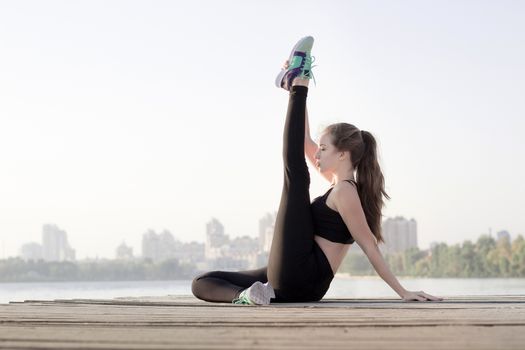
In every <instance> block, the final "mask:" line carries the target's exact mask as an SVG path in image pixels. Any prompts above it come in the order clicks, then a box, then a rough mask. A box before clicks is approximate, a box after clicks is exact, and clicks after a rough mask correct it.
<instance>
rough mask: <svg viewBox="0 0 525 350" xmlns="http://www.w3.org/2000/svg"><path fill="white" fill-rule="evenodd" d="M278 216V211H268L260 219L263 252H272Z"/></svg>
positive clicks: (260, 242)
mask: <svg viewBox="0 0 525 350" xmlns="http://www.w3.org/2000/svg"><path fill="white" fill-rule="evenodd" d="M276 217H277V213H274V214H270V213H267V214H266V215H265V216H263V217H262V218H261V219H260V220H259V247H260V250H261V252H263V253H268V252H270V248H271V246H272V238H273V230H274V228H275V219H276Z"/></svg>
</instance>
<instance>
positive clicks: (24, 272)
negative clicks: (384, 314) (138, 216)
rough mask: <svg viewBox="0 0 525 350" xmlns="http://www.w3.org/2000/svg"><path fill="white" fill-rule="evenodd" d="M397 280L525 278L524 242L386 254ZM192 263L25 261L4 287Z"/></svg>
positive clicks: (487, 241) (133, 274)
mask: <svg viewBox="0 0 525 350" xmlns="http://www.w3.org/2000/svg"><path fill="white" fill-rule="evenodd" d="M385 260H386V261H387V263H388V265H389V267H390V269H391V270H392V272H393V273H394V274H395V275H399V276H414V277H463V278H468V277H525V239H524V238H523V236H521V235H519V236H517V237H516V239H514V241H512V242H510V240H509V239H508V238H507V237H502V238H500V239H498V240H497V241H496V240H495V239H494V238H492V237H491V236H489V235H482V236H480V237H479V238H478V240H477V241H476V242H475V243H473V242H471V241H469V240H467V241H464V242H463V243H462V244H455V245H451V246H448V245H447V244H445V243H438V244H435V245H434V246H433V247H432V248H431V249H429V250H420V249H418V248H410V249H408V250H406V251H405V252H403V253H397V254H386V255H385ZM197 272H199V271H197V268H196V266H195V265H194V264H189V263H182V264H181V263H180V262H179V260H178V259H168V260H164V261H162V262H158V263H155V262H153V261H152V260H151V259H133V260H97V261H77V262H71V261H62V262H58V261H43V260H38V261H34V260H29V261H25V260H23V259H21V258H9V259H4V260H0V282H53V281H132V280H136V281H140V280H175V279H184V280H188V279H192V278H193V277H195V275H196V273H197ZM339 272H347V273H350V274H351V275H377V273H376V272H375V270H374V268H373V267H372V265H371V264H370V262H369V261H368V258H367V257H366V256H365V255H364V254H355V253H349V254H347V256H346V258H345V260H344V261H343V263H342V265H341V268H340V270H339Z"/></svg>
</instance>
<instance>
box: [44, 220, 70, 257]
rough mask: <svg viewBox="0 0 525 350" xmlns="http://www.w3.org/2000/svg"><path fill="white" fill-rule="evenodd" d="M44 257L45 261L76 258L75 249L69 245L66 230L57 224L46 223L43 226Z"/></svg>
mask: <svg viewBox="0 0 525 350" xmlns="http://www.w3.org/2000/svg"><path fill="white" fill-rule="evenodd" d="M42 258H43V259H44V260H45V261H73V260H75V250H74V249H73V248H71V247H70V246H69V243H68V241H67V233H66V231H64V230H61V229H59V228H58V226H57V225H52V224H46V225H44V226H43V228H42Z"/></svg>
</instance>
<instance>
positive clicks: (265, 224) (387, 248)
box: [0, 212, 520, 262]
mask: <svg viewBox="0 0 525 350" xmlns="http://www.w3.org/2000/svg"><path fill="white" fill-rule="evenodd" d="M276 214H277V212H274V213H273V214H272V213H270V212H267V213H265V214H264V215H263V216H261V217H260V218H259V222H258V226H259V227H258V233H256V234H255V235H238V236H233V235H231V234H230V233H228V231H227V230H225V227H224V225H223V224H222V223H221V221H220V220H218V219H217V218H215V217H212V218H210V219H209V220H208V221H207V222H206V223H205V224H204V226H205V227H204V229H203V231H204V240H191V241H186V240H182V239H180V238H179V237H178V236H177V235H176V234H173V233H172V231H171V230H169V229H167V228H163V229H162V230H161V231H160V233H159V234H158V236H159V237H158V238H156V237H155V236H157V234H156V231H155V230H153V229H151V228H148V229H147V230H145V231H143V232H142V233H141V235H140V244H139V245H138V246H133V245H130V244H129V242H128V241H127V240H126V239H123V240H122V241H121V242H120V243H119V244H118V245H115V246H114V247H112V248H111V250H112V251H111V254H110V255H109V256H108V255H98V254H97V255H95V256H89V255H86V256H81V257H78V259H76V260H82V259H114V258H118V255H119V250H120V251H121V254H124V255H128V256H130V257H133V258H138V257H150V258H152V259H153V260H156V259H159V258H161V256H163V255H169V254H173V252H171V253H169V252H168V253H166V249H168V251H169V249H170V248H169V247H170V246H171V245H172V244H173V243H175V242H176V243H177V244H192V243H197V244H205V245H206V246H209V245H213V243H211V242H209V241H208V240H209V238H210V237H209V232H210V225H211V227H213V226H214V225H217V227H218V231H219V232H220V234H219V236H222V237H230V238H232V239H239V238H242V237H248V238H250V239H253V240H256V241H258V244H259V246H260V247H262V248H261V249H262V251H263V252H265V253H268V252H269V250H270V246H271V239H272V236H273V222H274V221H275V216H276ZM214 223H215V224H214ZM50 228H51V230H52V231H56V232H58V233H60V236H62V237H61V238H60V240H63V241H64V242H65V243H63V244H65V247H67V248H66V249H67V250H72V251H73V259H72V260H75V258H74V257H75V255H76V254H75V249H72V248H73V246H72V247H70V246H69V243H68V240H69V237H70V236H69V235H70V233H67V230H64V229H63V228H62V227H60V226H59V225H56V224H45V225H43V227H42V232H41V234H42V236H43V237H42V244H40V243H38V242H35V241H31V242H24V243H22V244H21V246H20V247H19V249H18V251H17V254H15V255H13V256H12V257H17V256H20V257H23V256H24V251H26V252H27V253H26V254H29V255H38V254H40V255H42V256H49V253H47V254H45V253H42V252H43V251H45V250H46V249H44V246H45V245H46V243H45V241H46V238H45V237H46V236H48V233H49V232H48V231H49V230H50ZM382 231H383V237H384V238H385V241H386V244H383V243H381V244H380V248H381V251H382V252H383V253H384V254H388V253H395V252H399V251H402V250H403V249H406V248H409V247H417V248H418V249H422V250H426V249H430V248H432V246H433V245H435V244H437V243H441V242H444V243H447V244H454V243H463V242H464V241H465V240H463V241H459V242H453V243H451V242H446V241H439V240H436V241H432V242H430V244H429V245H428V246H426V247H422V246H421V245H419V244H418V235H419V232H418V229H417V220H415V218H410V219H409V218H405V217H404V216H401V215H397V216H395V217H388V218H384V219H383V221H382ZM494 232H495V236H494V238H495V239H499V238H500V237H502V236H506V237H507V238H508V239H509V240H512V239H513V238H515V237H517V236H518V235H520V234H519V233H518V234H516V233H514V234H510V233H509V232H508V231H507V230H505V229H501V230H495V231H494ZM399 234H401V235H399ZM482 234H488V235H489V236H491V237H492V236H493V231H492V229H491V228H489V231H488V232H486V233H480V234H479V235H482ZM148 235H149V236H153V239H154V240H158V239H161V240H162V239H164V243H163V245H165V246H166V247H164V248H163V249H164V250H165V252H164V253H162V254H160V255H159V256H158V257H155V255H156V254H155V253H149V252H146V253H145V252H144V248H145V246H144V242H145V237H147V236H148ZM163 235H164V236H166V235H168V236H170V237H168V238H167V240H166V238H162V236H163ZM479 235H478V237H479ZM478 237H476V239H477V238H478ZM220 239H224V238H220ZM47 240H48V241H49V240H50V238H47ZM51 240H54V239H53V238H51ZM173 240H174V241H173ZM227 240H229V238H228V239H227ZM355 245H356V247H354V248H353V249H351V250H350V251H351V252H361V249H360V248H359V247H358V246H357V243H355ZM218 246H220V244H219V245H218ZM400 248H401V249H400ZM161 249H162V248H161ZM35 250H38V251H39V253H34V252H35ZM48 250H49V249H48ZM54 250H55V253H54V254H53V256H58V255H59V253H57V252H56V250H57V248H55V249H54ZM133 251H135V252H141V253H140V254H138V255H137V254H133ZM179 251H180V249H175V252H179ZM182 254H183V255H184V256H186V255H187V252H184V253H182ZM212 255H213V254H212ZM212 255H210V254H209V252H208V253H206V257H207V259H209V260H213V256H212ZM0 258H2V259H3V258H6V257H0ZM69 259H70V260H71V258H69ZM44 260H49V259H46V258H44ZM65 260H67V259H65ZM259 262H260V261H259Z"/></svg>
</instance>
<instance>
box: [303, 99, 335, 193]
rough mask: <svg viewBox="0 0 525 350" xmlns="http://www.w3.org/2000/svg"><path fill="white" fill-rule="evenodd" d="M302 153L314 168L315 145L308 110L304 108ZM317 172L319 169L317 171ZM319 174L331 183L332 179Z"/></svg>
mask: <svg viewBox="0 0 525 350" xmlns="http://www.w3.org/2000/svg"><path fill="white" fill-rule="evenodd" d="M304 125H305V128H304V153H305V154H306V158H307V159H308V160H309V161H310V163H311V164H312V165H313V166H315V153H316V152H317V148H318V147H319V146H317V143H315V141H314V140H312V137H311V136H310V125H309V123H308V109H306V108H305V110H304ZM317 170H319V169H317ZM319 174H321V175H323V177H324V178H325V179H326V180H327V181H328V182H330V183H331V182H332V177H331V176H328V175H327V174H323V173H321V172H319Z"/></svg>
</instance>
